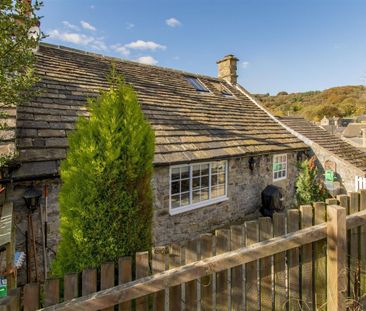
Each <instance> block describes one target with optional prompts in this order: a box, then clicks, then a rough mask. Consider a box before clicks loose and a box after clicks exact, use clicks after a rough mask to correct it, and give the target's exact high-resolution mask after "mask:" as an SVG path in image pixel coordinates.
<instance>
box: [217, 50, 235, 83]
mask: <svg viewBox="0 0 366 311" xmlns="http://www.w3.org/2000/svg"><path fill="white" fill-rule="evenodd" d="M238 61H239V59H237V58H236V57H235V56H234V55H231V54H230V55H226V56H225V57H224V58H223V59H221V60H219V61H217V62H216V63H217V65H218V71H219V73H218V77H219V78H220V79H224V80H226V81H227V82H229V83H231V84H236V82H237V78H238V75H237V74H236V63H237V62H238Z"/></svg>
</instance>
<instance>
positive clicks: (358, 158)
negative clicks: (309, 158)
mask: <svg viewBox="0 0 366 311" xmlns="http://www.w3.org/2000/svg"><path fill="white" fill-rule="evenodd" d="M277 118H278V120H279V121H280V122H282V123H283V124H284V125H285V126H288V129H289V130H292V133H293V134H294V135H296V136H297V137H298V138H300V139H301V140H303V141H304V142H305V143H306V144H307V145H309V147H311V149H312V154H314V155H316V157H317V159H318V166H319V168H320V173H321V174H324V175H325V176H324V177H325V179H326V177H327V176H334V179H333V180H326V186H327V188H328V190H330V192H331V193H332V194H333V195H335V194H340V193H347V192H350V191H355V177H356V176H362V177H366V153H365V152H363V151H362V150H360V149H359V148H355V147H354V146H353V145H351V144H349V143H347V142H345V141H344V140H342V139H341V138H340V137H337V136H336V135H333V134H331V133H330V132H328V131H326V130H324V129H323V128H322V127H320V126H317V125H315V124H313V123H311V122H309V121H307V120H305V119H304V118H301V117H277ZM350 125H351V124H350ZM365 128H366V125H365ZM327 173H328V174H327ZM329 173H330V174H329Z"/></svg>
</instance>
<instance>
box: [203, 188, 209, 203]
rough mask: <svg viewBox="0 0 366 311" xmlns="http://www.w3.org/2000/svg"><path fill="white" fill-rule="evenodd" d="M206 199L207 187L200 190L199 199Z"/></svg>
mask: <svg viewBox="0 0 366 311" xmlns="http://www.w3.org/2000/svg"><path fill="white" fill-rule="evenodd" d="M205 200H208V188H204V189H202V190H201V201H205Z"/></svg>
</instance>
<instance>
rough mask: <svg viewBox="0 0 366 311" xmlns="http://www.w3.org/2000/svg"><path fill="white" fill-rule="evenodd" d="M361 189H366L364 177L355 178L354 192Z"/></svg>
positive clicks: (365, 178)
mask: <svg viewBox="0 0 366 311" xmlns="http://www.w3.org/2000/svg"><path fill="white" fill-rule="evenodd" d="M361 189H366V177H362V176H356V177H355V190H356V191H359V190H361Z"/></svg>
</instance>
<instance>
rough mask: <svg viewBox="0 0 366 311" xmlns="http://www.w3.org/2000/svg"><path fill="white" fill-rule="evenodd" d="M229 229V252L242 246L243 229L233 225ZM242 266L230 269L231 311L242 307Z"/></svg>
mask: <svg viewBox="0 0 366 311" xmlns="http://www.w3.org/2000/svg"><path fill="white" fill-rule="evenodd" d="M230 229H231V239H230V244H231V245H230V247H231V250H235V249H238V248H240V247H243V246H244V230H243V229H244V227H243V226H241V225H233V226H231V227H230ZM243 267H244V265H240V266H237V267H235V268H232V269H231V309H232V310H240V309H242V308H243V306H244V299H243V297H244V296H245V295H244V287H243V285H244V278H243V271H244V269H243Z"/></svg>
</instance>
